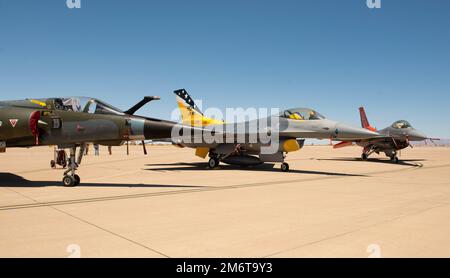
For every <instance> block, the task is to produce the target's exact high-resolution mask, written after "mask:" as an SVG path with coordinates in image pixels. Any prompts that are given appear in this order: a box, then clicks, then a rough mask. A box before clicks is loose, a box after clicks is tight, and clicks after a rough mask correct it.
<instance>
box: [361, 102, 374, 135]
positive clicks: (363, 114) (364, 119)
mask: <svg viewBox="0 0 450 278" xmlns="http://www.w3.org/2000/svg"><path fill="white" fill-rule="evenodd" d="M359 116H360V118H361V127H362V128H365V129H368V130H370V131H377V129H376V128H374V127H373V126H371V125H370V123H369V120H368V119H367V115H366V111H365V110H364V107H360V108H359Z"/></svg>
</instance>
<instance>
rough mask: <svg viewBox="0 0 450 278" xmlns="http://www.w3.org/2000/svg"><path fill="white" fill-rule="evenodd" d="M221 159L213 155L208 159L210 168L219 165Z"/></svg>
mask: <svg viewBox="0 0 450 278" xmlns="http://www.w3.org/2000/svg"><path fill="white" fill-rule="evenodd" d="M219 163H220V160H219V159H218V158H217V157H211V158H210V159H209V161H208V168H210V169H214V168H216V167H217V166H219Z"/></svg>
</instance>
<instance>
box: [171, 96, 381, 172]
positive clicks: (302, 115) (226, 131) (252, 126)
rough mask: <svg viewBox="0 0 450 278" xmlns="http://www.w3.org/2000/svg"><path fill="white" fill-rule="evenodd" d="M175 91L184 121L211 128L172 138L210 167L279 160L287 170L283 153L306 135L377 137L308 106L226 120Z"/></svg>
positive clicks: (296, 146)
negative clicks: (199, 136) (204, 135)
mask: <svg viewBox="0 0 450 278" xmlns="http://www.w3.org/2000/svg"><path fill="white" fill-rule="evenodd" d="M174 93H175V94H176V95H177V97H176V98H177V102H178V108H179V110H180V112H181V118H182V121H183V124H184V125H190V126H195V127H202V128H203V129H204V130H210V132H211V136H210V138H202V139H200V140H197V141H195V140H194V142H186V141H185V140H183V139H178V140H176V139H175V138H176V136H172V140H175V141H174V143H175V144H178V145H179V146H181V147H190V148H195V150H196V151H195V154H196V155H197V156H199V157H202V158H206V157H207V156H209V162H208V166H209V168H215V167H217V166H218V165H219V163H220V162H223V163H226V164H234V165H240V166H254V165H259V164H262V163H265V162H280V163H281V170H282V171H284V172H287V171H289V165H288V164H287V163H286V162H285V157H286V154H287V153H290V152H294V151H298V150H300V149H301V148H302V147H303V145H304V139H305V138H317V139H333V140H363V139H366V138H375V137H377V136H379V135H378V133H376V132H373V131H370V130H367V129H363V128H356V127H351V126H348V125H344V124H342V123H338V122H335V121H332V120H328V119H326V118H325V117H324V116H323V115H322V114H320V113H318V112H317V111H315V110H313V109H309V108H293V109H287V110H284V111H282V112H281V113H278V114H276V115H268V116H267V117H261V118H258V119H256V120H247V121H242V122H236V123H226V122H223V121H221V120H217V119H213V118H208V117H206V116H205V115H204V114H203V113H202V112H201V110H200V109H199V108H198V107H197V106H196V105H195V103H194V101H193V100H192V98H191V97H190V96H189V94H188V92H187V91H186V90H185V89H180V90H176V91H174ZM187 139H189V138H187ZM194 139H195V136H194ZM207 139H208V140H207ZM209 139H215V140H209Z"/></svg>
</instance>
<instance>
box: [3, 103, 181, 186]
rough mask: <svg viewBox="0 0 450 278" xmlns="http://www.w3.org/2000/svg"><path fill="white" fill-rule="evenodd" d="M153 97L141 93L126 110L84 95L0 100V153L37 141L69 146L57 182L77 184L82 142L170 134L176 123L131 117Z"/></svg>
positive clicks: (113, 143)
mask: <svg viewBox="0 0 450 278" xmlns="http://www.w3.org/2000/svg"><path fill="white" fill-rule="evenodd" d="M155 99H159V97H145V98H144V99H143V100H142V101H140V102H139V103H137V104H136V105H135V106H133V107H132V108H130V109H129V110H127V111H121V110H120V109H118V108H115V107H113V106H111V105H109V104H107V103H105V102H103V101H101V100H98V99H95V98H86V97H67V98H47V99H26V100H16V101H0V152H5V151H6V149H7V148H11V147H33V146H43V145H58V146H59V148H62V149H70V159H69V161H68V162H69V163H68V169H67V171H65V172H64V178H63V183H64V185H65V186H74V185H78V184H79V183H80V177H79V176H78V175H76V173H75V172H76V170H77V168H78V165H79V164H80V163H81V160H82V157H83V154H84V153H85V148H86V144H87V143H93V144H100V145H105V146H118V145H121V144H122V143H123V142H128V141H129V140H147V139H159V138H170V135H171V130H172V128H173V126H174V125H175V124H176V123H174V122H169V121H164V120H159V119H152V118H145V117H140V116H134V113H135V112H136V111H137V110H138V109H140V108H141V107H142V106H144V105H145V104H146V103H148V102H150V101H152V100H155ZM77 148H79V154H78V157H76V151H77ZM144 151H145V145H144Z"/></svg>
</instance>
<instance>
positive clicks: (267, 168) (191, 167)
mask: <svg viewBox="0 0 450 278" xmlns="http://www.w3.org/2000/svg"><path fill="white" fill-rule="evenodd" d="M146 166H150V167H152V168H148V169H146V170H148V171H199V170H205V171H214V170H211V169H209V168H208V165H207V164H206V163H184V162H178V163H163V164H161V163H157V164H147V165H146ZM154 166H163V167H154ZM274 166H275V164H269V163H266V164H262V165H258V166H249V167H241V166H236V165H227V164H221V165H220V166H219V167H218V171H224V170H225V171H226V170H240V171H255V172H276V171H279V172H281V170H279V169H274ZM288 173H296V174H311V175H326V176H343V177H367V176H366V175H358V174H346V173H334V172H322V171H310V170H296V169H290V170H289V172H288Z"/></svg>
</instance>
